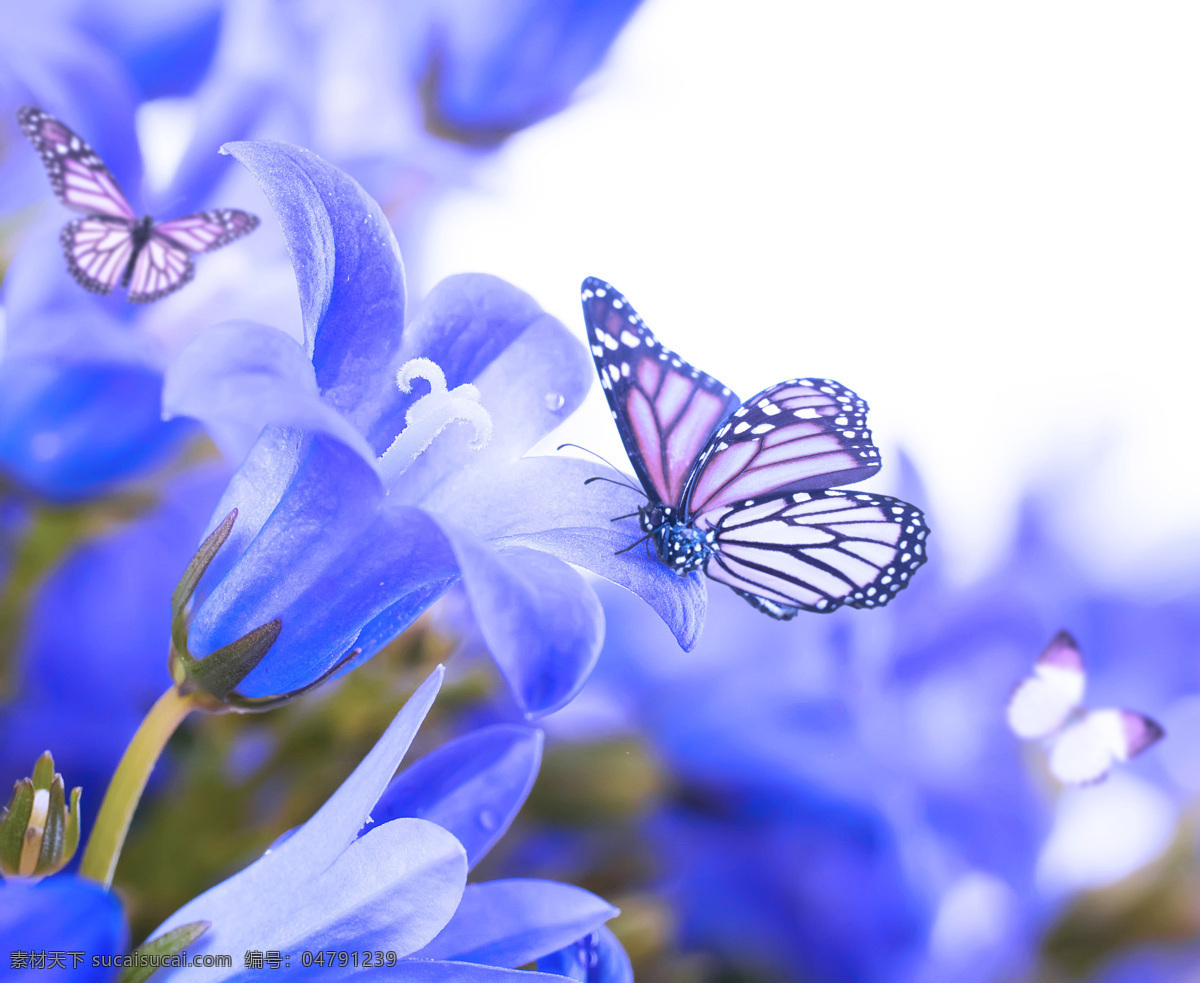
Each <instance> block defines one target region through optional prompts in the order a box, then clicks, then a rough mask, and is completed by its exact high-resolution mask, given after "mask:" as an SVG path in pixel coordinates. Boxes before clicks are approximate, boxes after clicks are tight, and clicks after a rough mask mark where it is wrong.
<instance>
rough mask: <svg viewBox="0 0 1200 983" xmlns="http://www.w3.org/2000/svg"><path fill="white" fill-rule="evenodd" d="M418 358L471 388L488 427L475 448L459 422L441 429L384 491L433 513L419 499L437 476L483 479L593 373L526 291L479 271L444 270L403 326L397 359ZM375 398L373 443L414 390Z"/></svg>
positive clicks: (390, 430) (398, 423) (579, 348)
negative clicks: (488, 434)
mask: <svg viewBox="0 0 1200 983" xmlns="http://www.w3.org/2000/svg"><path fill="white" fill-rule="evenodd" d="M417 357H424V358H429V359H432V360H433V361H434V362H436V363H437V364H438V365H439V366H441V368H442V370H443V371H444V372H445V373H446V384H447V386H448V387H450V388H454V387H455V386H460V385H462V384H463V383H467V382H469V383H472V384H474V385H475V386H477V387H478V388H479V390H480V397H481V400H480V401H481V403H482V404H483V407H484V408H485V409H486V410H487V411H488V413H489V414H490V415H491V417H492V422H493V424H494V426H495V432H494V434H493V436H492V439H491V442H490V443H489V444H488V446H487V447H485V448H484V449H483V450H482V451H475V450H471V449H469V448H468V447H467V446H466V444H467V442H468V441H469V440H470V439H471V436H472V435H471V434H470V432H469V431H467V430H466V429H465V428H458V427H454V428H450V429H448V430H446V431H445V432H443V433H442V434H441V435H440V436H439V437H438V439H437V440H436V441H435V442H434V443H433V445H432V446H431V447H429V448H428V449H427V450H426V451H425V452H424V453H423V454H422V455H421V457H420V458H419V459H418V460H417V461H416V462H414V464H413V466H412V467H410V468H409V469H408V471H407V472H405V474H404V475H403V476H401V478H400V479H399V480H398V481H396V482H395V483H394V486H393V494H396V495H399V496H401V497H402V498H403V499H404V500H405V501H409V502H416V503H420V504H423V505H428V506H429V507H431V508H434V509H435V510H436V509H437V505H436V504H435V503H433V504H431V502H432V500H431V502H426V501H425V497H426V496H427V495H428V494H429V493H430V491H431V490H432V489H434V488H435V486H436V485H437V483H438V482H439V481H442V480H443V479H445V478H446V477H447V476H449V477H451V478H452V479H453V480H454V481H455V482H456V483H458V482H474V481H476V480H480V479H482V480H486V476H487V475H489V474H490V473H491V472H492V471H493V470H494V469H495V468H496V467H497V466H499V465H500V464H507V463H509V462H510V461H512V460H515V459H516V458H518V457H520V456H521V455H522V454H524V453H525V452H526V451H527V450H529V448H530V447H532V446H533V445H534V444H535V443H537V441H538V440H540V439H541V438H542V437H543V436H545V435H546V434H547V433H549V432H550V431H551V430H553V429H554V428H555V427H557V426H558V425H559V424H560V423H562V422H563V421H564V420H565V419H566V418H567V417H568V416H569V415H570V414H571V413H572V412H573V411H574V410H575V409H576V408H577V407H578V406H579V404H580V403H582V402H583V397H584V396H585V395H586V394H587V390H588V387H589V386H590V385H591V380H592V374H593V373H592V368H591V365H590V364H589V361H588V358H587V353H586V351H585V350H584V347H583V345H581V344H580V343H579V341H578V340H577V339H576V338H575V337H574V336H573V335H572V334H571V333H570V332H569V331H568V330H567V329H566V328H564V327H563V326H562V324H560V323H559V322H558V321H557V320H555V319H554V318H553V317H551V316H550V315H548V314H546V313H545V312H543V311H542V309H541V307H539V306H538V304H537V302H536V301H534V300H533V298H532V297H530V296H529V295H528V294H526V293H524V292H523V291H520V290H518V289H517V288H516V287H514V286H512V285H511V284H509V283H506V282H505V281H504V280H501V279H499V278H497V277H493V276H485V275H483V274H478V273H473V274H463V275H461V276H453V277H448V278H447V279H445V280H443V281H442V282H441V283H439V284H438V285H437V286H436V287H434V288H433V290H432V291H431V292H430V294H429V296H428V298H426V300H425V303H424V304H423V305H422V306H421V309H420V311H419V312H418V313H417V316H416V317H415V318H414V319H413V321H412V322H411V323H410V324H409V326H408V328H407V330H406V332H405V337H404V346H403V349H402V351H401V353H400V355H399V356H398V361H399V362H403V361H406V360H408V359H410V358H417ZM424 391H425V390H424V389H423V388H422V389H421V390H420V392H424ZM384 395H385V396H386V397H387V398H386V402H384V401H381V402H380V406H379V408H378V409H377V411H376V412H377V414H378V416H379V419H378V422H377V423H375V424H373V425H372V428H371V430H370V431H369V432H368V438H369V439H370V441H371V443H372V446H375V447H378V448H380V449H382V448H386V447H387V446H388V445H389V444H390V443H391V441H392V439H393V438H394V437H395V435H396V434H398V433H399V432H400V431H401V430H402V429H403V427H404V414H405V413H406V412H407V411H408V407H409V406H411V405H412V403H413V402H414V400H415V399H416V398H417V395H418V394H415V393H414V394H409V395H403V394H401V393H400V392H399V391H398V390H396V388H395V387H392V389H391V390H390V391H389V392H387V393H385V394H384Z"/></svg>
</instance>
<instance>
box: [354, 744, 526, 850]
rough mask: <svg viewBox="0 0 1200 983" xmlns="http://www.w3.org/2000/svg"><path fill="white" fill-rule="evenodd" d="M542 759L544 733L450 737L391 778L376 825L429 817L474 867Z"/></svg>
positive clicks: (518, 803) (376, 813) (504, 826)
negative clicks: (460, 847)
mask: <svg viewBox="0 0 1200 983" xmlns="http://www.w3.org/2000/svg"><path fill="white" fill-rule="evenodd" d="M541 761H542V732H541V731H540V730H534V729H533V728H531V727H518V726H515V725H512V724H497V725H496V726H494V727H485V728H483V729H482V730H477V731H473V732H471V733H469V734H466V735H464V736H462V737H460V738H458V739H457V740H453V741H451V742H450V743H449V744H445V745H443V746H442V747H440V748H438V749H437V750H436V751H433V752H431V753H430V754H428V755H426V756H425V757H424V758H422V759H421V760H420V761H418V762H417V763H416V764H414V765H412V766H411V767H409V768H406V769H405V770H404V772H403V773H401V774H400V775H398V776H397V777H396V778H395V779H393V780H392V783H391V784H390V785H389V786H388V787H387V791H386V792H384V793H383V797H382V798H380V800H379V803H378V804H377V805H376V806H375V808H374V809H373V810H372V811H371V817H372V818H373V819H374V820H375V822H377V823H386V822H388V821H389V820H392V819H395V818H397V817H401V816H414V817H416V818H418V819H428V820H429V821H430V822H434V823H437V824H438V825H439V826H441V827H443V828H445V829H448V830H449V831H450V832H451V833H453V834H454V835H455V836H456V837H458V840H459V842H460V843H462V845H463V847H464V848H466V851H467V860H468V862H469V864H470V866H472V867H473V866H475V864H476V863H478V862H479V861H480V859H482V857H483V856H484V854H486V853H487V852H488V850H490V849H491V847H492V845H493V844H494V843H495V842H496V841H497V840H498V839H500V837H501V836H503V835H504V832H505V831H506V830H507V829H508V827H509V826H510V825H511V824H512V821H513V819H515V818H516V815H517V812H518V811H519V810H520V808H521V806H522V804H523V803H524V802H525V799H526V797H527V796H528V795H529V791H530V789H532V788H533V782H534V779H536V778H537V773H538V766H539V765H540V764H541Z"/></svg>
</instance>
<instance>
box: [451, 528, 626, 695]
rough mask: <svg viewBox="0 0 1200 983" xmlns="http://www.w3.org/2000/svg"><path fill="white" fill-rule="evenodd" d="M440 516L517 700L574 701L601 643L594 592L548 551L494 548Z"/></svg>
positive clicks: (601, 617)
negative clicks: (499, 549) (497, 549)
mask: <svg viewBox="0 0 1200 983" xmlns="http://www.w3.org/2000/svg"><path fill="white" fill-rule="evenodd" d="M439 521H440V523H441V526H442V530H443V532H445V533H446V535H447V538H448V539H449V540H450V542H451V544H452V545H453V547H454V554H455V556H456V557H457V558H458V565H459V570H460V571H461V573H462V578H463V585H464V587H465V588H466V592H467V597H468V598H469V599H470V601H471V609H472V611H473V612H474V614H475V618H476V620H477V621H478V622H479V627H480V631H481V632H482V634H483V638H484V641H485V642H486V643H487V647H488V651H489V652H491V654H492V658H493V659H495V660H496V665H497V666H499V667H500V671H501V673H503V675H504V678H505V681H506V682H507V683H508V685H509V689H510V690H511V691H512V694H513V696H514V697H515V699H516V700H517V703H518V704H519V705H520V706H521V708H522V709H523V710H524V711H525V712H526V713H527V714H529V715H530V716H540V715H542V714H546V713H550V712H551V711H553V710H557V709H559V708H560V707H562V706H564V705H565V704H567V703H568V702H570V700H571V698H572V697H574V696H575V694H576V693H578V692H579V690H580V688H582V686H583V684H584V683H585V682H586V681H587V677H588V675H589V674H590V673H591V671H592V667H593V666H594V665H595V664H596V659H597V657H598V656H599V654H600V646H601V644H602V642H603V641H604V611H603V609H602V608H601V607H600V602H599V600H597V598H596V595H595V592H594V591H593V590H592V589H591V587H589V586H588V584H587V582H586V581H585V580H584V579H583V577H582V576H580V574H579V573H577V572H576V571H575V570H573V569H572V568H571V567H569V566H568V565H567V564H565V563H563V562H562V561H561V560H558V559H556V558H555V557H553V556H550V555H549V554H547V553H543V552H540V551H538V550H534V549H527V548H525V547H523V546H514V547H510V548H506V549H504V550H502V551H499V552H497V551H494V550H492V549H491V548H489V547H488V546H487V545H485V544H484V543H482V542H480V541H479V540H478V539H477V538H476V537H474V536H472V535H471V534H469V533H467V532H465V531H464V530H462V529H459V528H457V527H454V526H453V525H451V524H450V523H448V522H445V521H443V520H439Z"/></svg>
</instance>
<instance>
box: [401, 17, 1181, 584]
mask: <svg viewBox="0 0 1200 983" xmlns="http://www.w3.org/2000/svg"><path fill="white" fill-rule="evenodd" d="M1198 29H1200V7H1197V6H1195V5H1193V4H1183V3H1177V4H1176V3H1156V4H1130V3H1121V4H1117V3H1104V2H1100V3H1097V2H1090V3H1061V2H1052V0H1038V2H1015V3H1014V2H1005V3H1002V4H1001V3H992V4H983V3H962V2H956V3H950V2H946V3H919V2H918V3H913V2H909V3H904V4H895V3H884V2H869V3H868V2H848V3H804V4H800V5H796V4H791V3H783V2H771V0H743V2H741V3H738V4H736V5H733V4H728V3H716V2H712V0H648V2H647V3H646V5H645V7H644V8H643V9H642V10H641V11H640V12H639V13H638V14H637V15H636V17H635V18H634V20H633V22H632V23H631V25H630V27H629V29H628V30H627V32H626V33H625V35H624V36H623V37H622V38H621V39H620V41H619V42H618V44H617V46H616V47H615V49H614V50H613V53H612V56H611V57H610V59H609V62H608V63H607V66H606V68H605V70H604V71H603V72H602V73H601V74H600V75H598V76H597V77H596V78H595V79H594V80H593V81H592V82H591V83H590V84H589V86H587V87H586V88H585V90H584V92H582V93H581V95H580V99H579V101H578V104H577V105H576V106H575V107H574V108H572V109H571V110H569V111H568V112H566V113H564V114H562V115H561V116H559V117H557V118H555V119H552V120H550V121H549V122H547V123H544V124H542V125H540V126H537V127H535V128H533V129H532V130H531V131H528V132H526V133H524V134H522V135H520V136H518V137H517V138H515V139H514V140H512V141H511V142H510V143H509V144H508V145H507V146H506V147H505V149H504V150H503V152H502V153H501V154H500V156H499V157H498V159H497V160H496V161H495V163H494V164H492V165H489V167H488V168H487V169H485V170H484V171H483V172H482V174H481V175H480V181H479V185H478V187H476V188H475V189H473V190H468V191H463V192H459V193H456V194H455V195H454V196H453V197H452V198H451V199H450V200H449V201H448V202H447V203H446V205H445V207H444V208H443V209H442V210H441V211H440V212H439V213H438V216H437V220H436V222H435V225H434V227H433V230H432V241H431V243H430V244H429V245H430V249H429V251H428V252H427V253H426V255H425V262H424V264H423V274H424V277H425V279H426V280H427V282H421V283H416V284H414V285H413V286H414V287H415V291H414V292H416V293H420V292H423V290H424V289H426V288H427V287H428V286H429V285H430V284H431V283H432V282H434V281H435V280H437V279H440V278H441V277H442V276H444V275H446V274H449V273H453V272H459V271H463V270H482V271H487V272H491V273H496V274H499V275H501V276H504V277H506V278H507V279H509V280H511V281H513V282H514V283H516V284H517V285H519V286H521V287H523V288H524V289H526V290H528V291H529V292H530V293H532V294H533V295H534V296H535V297H536V298H537V299H538V300H539V301H540V302H541V303H542V305H543V306H544V307H546V308H547V309H548V310H550V311H551V312H553V313H554V314H556V315H557V316H559V317H560V318H561V319H562V320H563V321H564V322H565V323H567V324H568V325H570V326H571V327H572V328H573V329H574V330H576V331H578V332H579V333H580V335H581V336H582V324H581V316H580V313H579V305H578V284H579V282H580V280H581V279H582V278H583V277H584V276H585V275H588V274H594V275H598V276H601V277H604V278H606V279H608V280H610V281H611V282H613V283H614V284H615V285H616V286H617V287H618V288H619V289H620V290H622V291H623V292H624V293H625V294H627V295H628V296H629V298H630V300H631V301H632V302H633V304H634V305H635V306H636V307H637V308H638V309H639V311H640V312H641V314H642V315H643V317H644V318H645V319H646V322H647V324H648V325H649V326H650V327H651V329H652V330H654V331H655V332H656V334H657V335H658V336H659V337H660V338H661V339H662V340H663V341H664V342H665V343H666V344H667V345H669V346H671V347H673V348H675V349H676V350H677V351H679V352H680V353H681V354H682V355H683V356H684V357H685V358H687V359H689V360H690V361H692V362H694V363H695V364H697V365H698V366H700V367H702V368H704V369H706V370H708V371H710V372H712V373H713V374H716V375H718V376H720V377H721V378H722V379H723V380H724V381H726V382H727V383H728V384H729V385H731V386H732V387H733V388H734V389H735V390H736V391H738V392H739V393H741V394H742V395H743V397H745V396H749V395H750V394H752V393H753V392H755V391H757V390H758V389H761V388H763V387H765V386H767V385H769V384H771V383H773V382H775V381H778V380H780V379H783V378H786V377H789V376H793V375H822V376H831V377H833V378H836V379H838V380H840V381H842V382H843V383H845V384H847V385H849V386H851V387H852V388H854V389H855V390H857V391H858V392H859V394H860V395H862V396H864V397H865V398H866V399H867V400H868V401H869V402H870V404H871V407H872V414H871V424H872V427H873V429H874V431H875V434H876V441H877V443H879V445H880V446H881V448H882V449H883V451H884V453H885V460H886V459H887V457H888V456H890V457H891V458H892V460H893V461H894V460H895V452H896V451H897V450H898V449H899V448H901V447H903V448H904V449H905V450H907V451H908V452H909V453H910V454H912V455H913V457H914V458H915V460H916V462H917V464H918V466H919V467H920V469H921V471H922V473H923V475H924V477H925V480H926V482H927V484H928V501H926V502H923V503H920V504H922V505H925V506H928V507H931V508H932V510H933V511H934V513H935V515H936V517H937V526H936V528H935V530H934V544H933V545H934V549H935V550H937V551H939V552H940V553H941V555H942V556H943V558H944V559H946V560H947V561H948V563H949V564H950V565H951V568H952V569H953V570H954V571H956V572H957V573H958V574H959V575H960V576H971V575H973V574H978V573H979V572H981V571H982V570H983V569H984V568H985V567H986V566H987V565H988V564H989V563H990V562H992V561H993V560H994V559H995V557H996V556H997V554H998V551H999V550H1001V549H1002V548H1003V547H1004V545H1005V544H1006V542H1007V541H1008V538H1009V536H1010V534H1011V531H1012V521H1013V518H1014V515H1015V509H1016V505H1017V503H1018V502H1019V500H1020V498H1021V496H1022V494H1023V493H1024V492H1025V491H1026V490H1027V489H1029V488H1031V487H1037V488H1040V489H1042V490H1044V491H1049V492H1051V493H1052V494H1053V497H1054V498H1055V500H1056V501H1057V502H1058V528H1059V529H1060V531H1061V533H1062V535H1063V537H1064V539H1066V540H1067V541H1069V542H1070V543H1071V544H1072V545H1073V546H1074V547H1076V548H1078V549H1079V550H1081V551H1083V555H1084V557H1085V560H1086V562H1087V565H1088V566H1089V568H1091V569H1094V570H1096V571H1097V573H1098V574H1100V575H1103V576H1105V577H1107V578H1110V579H1113V580H1117V581H1121V582H1124V583H1126V584H1134V583H1138V584H1141V585H1142V586H1143V587H1144V588H1149V589H1155V588H1157V586H1158V585H1160V584H1164V583H1170V582H1171V580H1172V577H1173V576H1174V575H1175V574H1176V573H1177V571H1178V570H1179V569H1180V568H1181V567H1184V566H1187V565H1188V564H1189V562H1190V561H1189V557H1190V556H1191V555H1195V554H1197V552H1198V551H1197V549H1196V546H1197V543H1198V542H1200V535H1198V534H1200V494H1198V488H1200V481H1198V478H1200V464H1198V454H1197V435H1196V425H1195V424H1196V420H1197V409H1198V406H1200V397H1198V396H1197V393H1196V387H1195V385H1194V382H1193V379H1194V375H1195V371H1196V361H1197V359H1196V356H1197V349H1198V346H1197V342H1196V340H1195V338H1196V331H1197V326H1198V325H1200V298H1198V292H1197V271H1198V270H1200V262H1198V260H1200V190H1198V189H1200V139H1198V137H1197V128H1198V127H1200V58H1198V57H1197V54H1196V51H1197V41H1198V39H1200V30H1198ZM566 430H567V433H566V435H565V437H564V439H575V440H578V441H580V442H581V443H585V444H587V445H589V446H591V447H594V448H595V449H597V450H598V451H600V452H601V453H604V454H607V455H610V456H611V455H619V454H620V449H619V441H618V439H617V437H616V432H615V430H614V428H613V427H612V424H611V420H610V418H609V416H608V413H607V411H606V410H605V408H604V406H603V402H602V397H601V395H600V392H599V387H596V388H595V389H594V390H593V392H592V396H591V397H590V399H589V402H588V404H586V405H585V407H584V409H583V410H582V411H581V413H580V414H577V416H576V418H575V419H574V420H573V421H572V423H570V424H568V427H567V428H566ZM893 482H894V470H893V475H892V481H889V471H888V469H887V467H886V466H885V469H884V472H883V473H882V474H881V475H880V476H879V478H877V479H875V480H874V481H873V482H872V483H871V487H875V488H878V489H880V490H888V489H889V488H892V487H894V484H893ZM1176 584H1177V587H1176V589H1178V581H1176Z"/></svg>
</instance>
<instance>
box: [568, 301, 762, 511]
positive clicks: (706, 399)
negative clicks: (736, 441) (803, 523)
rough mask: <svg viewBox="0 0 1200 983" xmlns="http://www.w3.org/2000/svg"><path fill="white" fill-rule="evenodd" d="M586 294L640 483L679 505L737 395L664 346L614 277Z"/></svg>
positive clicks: (602, 368) (611, 399)
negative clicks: (693, 473)
mask: <svg viewBox="0 0 1200 983" xmlns="http://www.w3.org/2000/svg"><path fill="white" fill-rule="evenodd" d="M582 299H583V314H584V319H585V320H586V322H587V328H588V343H589V344H590V345H591V348H592V355H593V357H594V358H595V360H596V370H597V371H598V372H599V373H600V383H601V385H602V386H603V387H604V393H605V396H607V397H608V405H609V409H611V410H612V415H613V419H614V420H616V423H617V430H618V431H619V432H620V434H621V440H622V441H623V442H624V444H625V450H626V452H627V453H628V454H629V459H630V461H631V462H632V463H633V467H634V470H635V471H636V472H637V476H638V478H639V479H640V480H641V482H642V487H643V488H644V489H645V490H646V492H647V494H650V493H653V494H654V495H656V496H657V498H658V501H659V502H660V503H662V504H666V505H680V504H681V503H682V501H683V495H684V491H685V488H686V487H687V484H688V479H689V478H690V477H691V475H692V471H693V468H694V466H695V464H696V461H697V459H698V458H699V456H700V453H701V451H702V450H703V449H704V446H705V444H706V443H707V442H708V440H709V438H710V437H711V436H712V433H713V431H714V430H715V429H716V428H717V426H718V425H719V424H720V423H721V422H722V421H723V420H724V419H725V418H726V417H727V416H729V414H730V413H732V412H733V410H734V409H736V408H737V406H738V404H739V400H738V398H737V396H735V395H734V394H733V393H732V392H731V391H730V390H729V387H728V386H725V385H723V384H722V383H721V382H719V381H718V380H716V379H714V378H713V377H712V376H710V375H707V374H705V373H703V372H700V371H699V370H698V369H695V368H693V367H692V366H691V365H689V364H688V363H687V362H685V361H684V360H683V359H682V358H680V357H679V356H678V355H676V354H675V353H674V352H673V351H671V350H670V349H668V348H664V347H663V346H662V345H661V344H660V343H659V342H658V340H657V339H656V338H655V337H654V335H653V334H651V333H650V330H649V329H648V328H647V327H646V326H645V324H643V323H642V319H641V317H639V316H638V313H637V311H635V310H634V309H633V306H632V305H631V304H630V303H629V301H627V300H626V299H625V298H624V297H623V296H622V295H621V294H620V293H619V292H618V291H617V290H616V289H615V288H613V287H612V286H611V285H609V284H608V283H605V282H604V281H603V280H600V279H598V278H596V277H588V278H587V279H586V280H584V281H583V292H582Z"/></svg>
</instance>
